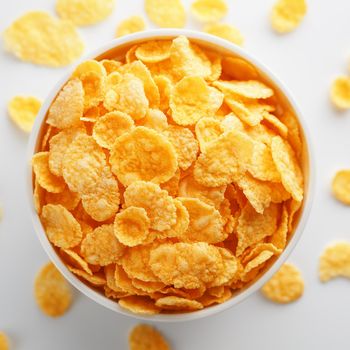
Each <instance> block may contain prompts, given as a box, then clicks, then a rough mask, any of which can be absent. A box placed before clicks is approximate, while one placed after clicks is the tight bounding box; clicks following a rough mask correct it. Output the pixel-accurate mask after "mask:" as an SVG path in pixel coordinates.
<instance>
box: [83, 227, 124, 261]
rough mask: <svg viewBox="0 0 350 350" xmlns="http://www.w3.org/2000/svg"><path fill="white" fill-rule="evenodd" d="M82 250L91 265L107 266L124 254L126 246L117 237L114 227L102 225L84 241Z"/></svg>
mask: <svg viewBox="0 0 350 350" xmlns="http://www.w3.org/2000/svg"><path fill="white" fill-rule="evenodd" d="M80 249H81V254H82V256H83V257H84V259H85V260H86V261H87V262H88V263H89V264H93V265H101V266H106V265H109V264H112V263H115V262H116V261H117V260H118V259H119V258H120V257H121V256H122V255H123V254H124V250H125V246H124V245H123V244H121V243H120V242H119V241H118V239H117V238H116V237H115V235H114V229H113V225H101V226H99V227H97V228H96V229H95V230H94V231H93V232H91V233H89V234H88V235H87V236H86V237H85V238H84V239H83V241H82V242H81V248H80Z"/></svg>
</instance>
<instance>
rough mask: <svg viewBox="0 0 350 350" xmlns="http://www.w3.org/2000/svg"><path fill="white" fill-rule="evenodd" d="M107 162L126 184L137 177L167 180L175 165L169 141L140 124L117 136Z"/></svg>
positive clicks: (145, 179) (154, 180)
mask: <svg viewBox="0 0 350 350" xmlns="http://www.w3.org/2000/svg"><path fill="white" fill-rule="evenodd" d="M109 161H110V164H111V166H112V171H113V173H114V174H115V175H117V177H118V180H119V181H120V182H121V183H122V184H123V185H126V186H127V185H130V184H131V183H132V182H134V181H138V180H144V181H152V182H155V183H163V182H166V181H168V180H169V179H170V178H171V177H172V176H173V175H174V174H175V171H176V168H177V158H176V153H175V149H174V147H173V146H172V144H171V143H170V142H169V141H168V140H167V139H166V138H165V137H164V136H163V135H161V134H160V133H158V132H156V131H154V130H151V129H149V128H145V127H143V126H139V127H137V128H135V129H133V130H132V131H131V132H130V133H127V134H124V135H121V136H120V137H118V138H117V140H116V141H115V143H114V145H113V148H112V150H111V156H110V159H109Z"/></svg>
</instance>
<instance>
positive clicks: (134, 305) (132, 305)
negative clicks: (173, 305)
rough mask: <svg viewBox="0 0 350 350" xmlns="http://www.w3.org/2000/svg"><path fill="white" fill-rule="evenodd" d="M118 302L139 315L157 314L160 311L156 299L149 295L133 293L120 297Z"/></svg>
mask: <svg viewBox="0 0 350 350" xmlns="http://www.w3.org/2000/svg"><path fill="white" fill-rule="evenodd" d="M118 303H119V305H120V306H121V307H122V308H124V309H127V310H129V311H131V312H133V313H135V314H139V315H155V314H158V313H159V312H160V309H159V308H158V307H157V306H155V304H154V300H152V299H151V298H150V297H147V296H139V295H131V296H128V297H125V298H120V299H119V302H118Z"/></svg>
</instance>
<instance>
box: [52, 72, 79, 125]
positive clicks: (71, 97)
mask: <svg viewBox="0 0 350 350" xmlns="http://www.w3.org/2000/svg"><path fill="white" fill-rule="evenodd" d="M83 110H84V90H83V85H82V83H81V81H80V80H79V79H76V78H74V79H72V80H70V81H69V82H68V83H67V84H66V85H65V86H64V87H63V89H62V90H61V91H60V92H59V94H58V95H57V97H56V99H55V101H54V102H53V103H52V105H51V107H50V109H49V115H48V117H47V120H46V121H47V123H48V124H50V125H52V126H55V127H56V128H59V129H65V128H70V127H74V126H79V125H81V121H80V118H81V117H82V116H83Z"/></svg>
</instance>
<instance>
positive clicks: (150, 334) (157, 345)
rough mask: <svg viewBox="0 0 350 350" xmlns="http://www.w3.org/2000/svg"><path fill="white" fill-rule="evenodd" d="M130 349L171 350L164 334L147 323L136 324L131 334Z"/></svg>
mask: <svg viewBox="0 0 350 350" xmlns="http://www.w3.org/2000/svg"><path fill="white" fill-rule="evenodd" d="M129 347H130V350H170V346H169V345H168V343H167V341H166V340H165V339H164V337H163V336H162V334H161V333H160V332H159V331H158V330H157V329H155V328H154V327H152V326H150V325H146V324H139V325H137V326H135V327H134V328H133V329H132V330H131V332H130V334H129Z"/></svg>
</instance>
